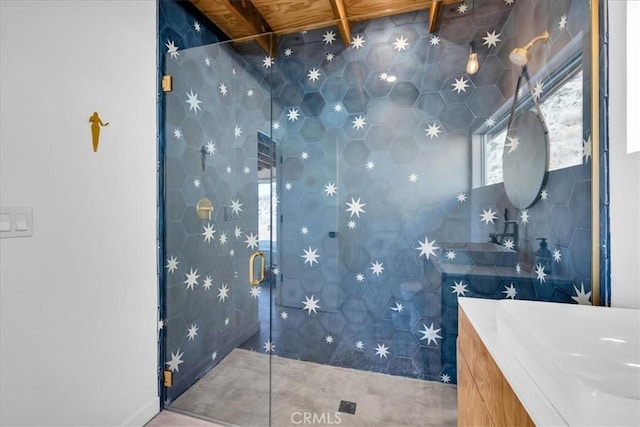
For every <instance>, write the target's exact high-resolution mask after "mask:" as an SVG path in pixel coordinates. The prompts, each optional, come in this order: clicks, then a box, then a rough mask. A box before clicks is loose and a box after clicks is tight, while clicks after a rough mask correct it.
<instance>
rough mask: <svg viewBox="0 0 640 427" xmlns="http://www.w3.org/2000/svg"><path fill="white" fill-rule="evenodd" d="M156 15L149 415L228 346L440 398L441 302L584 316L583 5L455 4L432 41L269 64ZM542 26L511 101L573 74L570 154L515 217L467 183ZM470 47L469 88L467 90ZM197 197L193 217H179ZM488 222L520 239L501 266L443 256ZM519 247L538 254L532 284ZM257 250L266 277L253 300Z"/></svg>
mask: <svg viewBox="0 0 640 427" xmlns="http://www.w3.org/2000/svg"><path fill="white" fill-rule="evenodd" d="M160 9H161V10H160V12H161V13H160V17H161V21H160V23H161V26H160V40H159V42H160V46H161V47H162V48H163V58H162V61H161V64H162V65H163V70H164V71H163V73H164V74H170V75H171V76H172V77H173V91H172V92H170V93H167V94H161V107H162V109H163V110H162V117H161V120H162V126H161V140H162V142H161V146H162V147H163V153H164V156H163V157H162V159H161V161H162V163H163V169H164V175H163V177H164V188H163V197H164V211H163V214H164V220H163V224H162V226H163V233H164V241H163V264H164V267H165V268H164V270H163V272H162V274H163V278H162V281H163V287H164V289H165V311H164V318H163V319H162V322H163V331H162V334H163V337H164V339H165V355H164V357H165V363H166V365H165V367H166V368H168V369H171V370H172V371H173V373H174V378H175V381H176V385H175V386H174V387H172V388H171V389H168V391H167V396H166V399H165V400H166V401H171V400H172V399H174V398H175V397H177V396H178V395H179V394H181V393H182V392H183V391H184V390H185V389H186V388H188V387H189V386H190V385H191V384H192V383H193V382H194V380H195V379H197V378H199V377H201V376H202V375H203V374H204V373H205V372H207V371H208V370H209V369H210V368H211V367H213V366H215V365H216V364H217V363H218V362H219V361H220V360H221V359H222V358H224V356H225V355H226V354H228V353H229V352H230V351H231V350H232V349H234V348H236V347H238V346H241V345H244V346H245V347H248V348H252V349H254V350H255V351H260V352H263V353H273V354H277V355H279V356H282V357H289V358H293V359H301V360H308V361H313V362H318V363H323V364H330V365H336V366H344V367H350V368H355V369H361V370H367V371H376V372H383V373H388V374H392V375H401V376H407V377H412V378H418V379H424V380H431V381H442V382H455V381H456V370H455V366H456V365H455V364H456V355H455V340H456V336H457V297H458V296H474V297H483V298H517V299H532V300H545V301H556V302H566V303H576V302H578V303H589V297H590V292H591V262H590V259H591V233H592V229H591V202H592V201H591V164H590V160H591V156H590V152H589V151H588V149H589V145H588V141H589V136H590V132H591V130H590V125H589V123H590V109H589V105H590V101H591V94H590V90H589V87H590V75H589V69H588V68H589V67H588V66H586V65H585V66H584V67H583V66H582V64H589V61H590V60H589V58H590V53H589V50H588V43H586V41H587V40H588V39H589V32H590V30H589V27H588V22H589V3H588V2H587V1H583V0H573V1H571V0H559V1H551V0H519V1H517V2H515V3H514V2H505V1H504V0H485V1H477V2H476V6H475V11H473V14H472V13H471V12H472V11H471V9H470V8H469V9H468V10H465V11H461V10H460V9H459V5H456V6H452V7H447V8H444V10H443V18H442V22H441V30H440V31H439V32H438V33H434V34H430V33H429V32H428V25H427V21H428V11H421V12H415V13H408V14H404V15H399V16H394V17H389V18H383V19H376V20H372V21H366V22H358V23H354V24H352V34H353V40H352V43H351V45H350V46H349V47H345V46H343V45H342V44H341V43H340V37H339V36H338V33H337V29H336V27H335V26H330V25H329V26H327V27H326V28H322V29H318V30H312V31H308V32H303V33H296V34H289V35H285V36H282V37H279V38H278V57H277V58H271V57H268V56H265V54H264V53H263V52H259V51H257V50H252V52H251V53H246V52H245V53H242V52H244V51H245V49H242V48H240V49H238V50H236V46H235V45H234V44H232V43H218V44H207V43H210V42H212V41H214V39H215V37H216V36H215V35H214V33H212V32H211V30H210V29H208V28H206V27H205V26H204V25H203V24H201V23H200V22H199V21H198V19H201V18H198V17H197V16H195V15H194V14H193V13H192V14H189V12H188V11H186V10H183V9H181V8H180V6H179V5H178V4H176V3H174V2H165V1H161V2H160ZM490 9H491V10H498V11H499V12H498V13H493V14H487V13H483V11H486V10H490ZM163 11H164V12H165V13H163ZM167 11H171V13H167ZM544 29H548V30H549V32H550V35H551V36H550V39H549V41H548V42H547V43H546V44H545V45H544V46H542V45H541V46H537V47H536V49H533V50H532V60H531V62H530V64H529V73H530V74H531V76H532V80H533V82H532V84H536V85H537V89H536V91H537V95H536V96H539V97H540V100H541V102H542V101H543V100H544V99H545V98H546V97H547V96H548V95H550V94H551V93H553V92H554V90H555V89H556V88H557V87H559V85H560V83H561V82H562V81H563V78H560V77H562V76H570V75H573V74H575V73H576V72H579V71H580V70H582V72H583V87H584V90H583V91H582V98H581V100H580V101H579V102H582V104H583V106H584V108H582V111H583V113H582V114H583V123H584V125H583V127H582V135H581V136H580V137H579V138H580V140H579V141H574V142H575V143H577V144H579V147H580V150H583V153H584V155H583V156H582V159H581V163H579V164H576V165H572V166H570V167H565V168H561V169H558V170H554V171H551V172H550V173H549V174H548V177H547V180H546V182H545V185H544V187H543V188H542V189H541V194H540V196H539V197H538V199H537V200H536V202H535V203H534V204H533V205H532V206H531V207H529V208H528V209H522V210H521V209H517V208H515V207H514V206H512V205H511V203H510V202H509V200H508V199H507V197H506V194H505V190H504V185H503V184H502V183H498V184H492V185H483V184H482V181H481V180H480V181H478V180H477V179H476V178H475V176H476V175H477V171H478V170H479V168H480V169H481V168H482V162H483V161H484V160H483V158H482V157H481V156H479V155H478V153H480V152H481V151H482V150H481V149H480V148H478V147H479V146H478V144H482V141H483V140H486V139H487V138H490V137H491V136H492V135H496V134H499V133H500V132H502V131H503V130H504V126H506V117H507V113H508V107H509V106H510V104H511V101H512V97H513V95H514V90H515V86H516V80H517V78H518V75H519V71H520V70H519V69H517V68H516V67H515V66H514V65H512V64H511V63H510V61H509V59H508V55H509V52H510V51H511V50H512V49H513V48H514V47H517V46H522V45H524V44H526V42H527V41H529V40H530V39H531V38H532V37H533V36H535V35H537V34H539V33H540V32H542V31H543V30H544ZM472 39H475V40H476V42H477V43H476V45H477V46H478V52H479V57H480V70H479V72H478V73H477V74H475V75H472V76H470V75H467V74H466V72H465V65H466V61H467V57H468V53H469V42H470V40H472ZM203 40H204V41H203ZM195 46H198V47H195ZM576 58H577V60H576ZM565 59H567V60H566V61H565ZM569 60H571V61H569ZM524 98H527V94H526V93H525V94H524ZM505 111H506V113H505ZM260 135H261V136H260ZM584 147H586V148H584ZM265 158H266V159H267V160H266V162H267V163H268V164H269V165H271V168H270V169H269V168H266V167H264V165H265V163H264V162H265ZM259 159H262V163H259ZM259 164H260V165H262V168H259ZM270 182H275V185H274V186H273V188H274V190H275V191H274V194H272V195H270V196H271V197H269V198H267V200H268V201H269V200H270V201H272V202H273V203H272V204H271V209H272V210H273V221H274V223H273V224H271V225H272V227H271V228H272V229H273V230H275V229H277V232H274V234H273V236H272V237H271V239H270V237H269V236H268V235H267V236H265V235H264V233H262V234H259V233H258V231H259V230H258V228H259V226H258V211H259V209H260V206H259V198H258V185H259V183H266V184H267V185H269V183H270ZM202 198H207V199H209V200H210V201H211V202H212V205H213V207H214V210H213V212H212V216H211V218H210V219H209V218H206V219H201V218H200V217H198V215H197V212H196V206H197V204H198V202H199V201H200V200H201V199H202ZM263 209H264V206H263ZM505 212H506V215H507V217H506V218H505ZM506 220H516V222H517V225H518V229H519V239H518V241H517V242H513V241H512V242H511V243H512V244H513V246H512V249H514V250H515V252H514V253H512V255H513V262H511V261H509V262H505V260H504V259H502V258H500V259H496V260H495V262H494V261H492V262H490V263H487V262H479V261H478V260H477V259H476V258H474V254H473V253H469V252H468V251H466V250H465V249H464V244H466V243H470V242H472V243H486V242H489V240H490V235H491V234H492V233H501V232H502V231H503V229H504V226H505V221H506ZM539 238H545V239H546V241H547V242H548V248H549V250H550V251H551V253H552V254H553V257H552V259H551V260H550V262H549V264H548V269H544V270H543V271H540V270H539V269H538V268H537V266H538V259H537V258H536V251H537V250H538V249H539V242H540V241H539V240H537V239H539ZM270 240H271V242H270ZM504 243H506V242H504ZM507 246H509V244H508V243H507ZM258 248H261V249H263V250H265V251H266V252H267V255H268V256H269V264H270V270H269V273H270V274H269V276H268V280H266V281H265V283H264V284H263V285H261V286H260V287H254V288H252V287H251V286H249V284H248V280H247V279H248V257H249V255H250V254H251V253H252V252H253V251H254V250H256V249H258ZM259 307H266V310H267V311H268V312H267V315H266V317H265V315H264V312H263V313H259ZM260 314H262V316H260ZM269 320H270V321H271V328H269V327H265V325H264V322H265V321H269ZM261 321H262V325H261ZM260 331H262V332H260Z"/></svg>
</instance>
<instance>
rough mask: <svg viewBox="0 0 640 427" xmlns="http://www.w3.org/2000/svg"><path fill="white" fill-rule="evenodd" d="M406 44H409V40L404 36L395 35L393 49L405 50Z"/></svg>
mask: <svg viewBox="0 0 640 427" xmlns="http://www.w3.org/2000/svg"><path fill="white" fill-rule="evenodd" d="M407 46H409V41H408V39H407V38H405V37H404V36H400V37H396V41H395V42H394V43H393V49H394V50H397V51H398V52H400V51H402V50H407Z"/></svg>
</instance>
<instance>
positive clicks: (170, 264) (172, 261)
mask: <svg viewBox="0 0 640 427" xmlns="http://www.w3.org/2000/svg"><path fill="white" fill-rule="evenodd" d="M178 264H180V262H178V258H176V257H174V256H172V257H171V258H168V259H167V265H166V268H167V271H169V273H173V272H174V271H176V270H177V269H178Z"/></svg>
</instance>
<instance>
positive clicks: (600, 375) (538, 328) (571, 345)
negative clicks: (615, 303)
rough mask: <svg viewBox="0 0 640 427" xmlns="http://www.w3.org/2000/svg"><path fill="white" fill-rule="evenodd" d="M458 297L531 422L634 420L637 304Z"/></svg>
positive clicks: (637, 407) (639, 332) (637, 414)
mask: <svg viewBox="0 0 640 427" xmlns="http://www.w3.org/2000/svg"><path fill="white" fill-rule="evenodd" d="M458 301H459V304H460V307H462V309H463V310H464V312H465V313H466V314H467V316H468V318H469V320H470V321H471V323H472V325H473V326H474V328H475V330H476V331H477V333H478V335H479V336H480V338H481V339H482V341H483V343H484V345H485V346H486V348H487V350H488V351H489V353H490V354H491V356H492V357H493V358H494V360H495V361H496V363H497V365H498V366H499V367H500V369H501V370H502V373H503V374H504V376H505V378H506V379H507V381H508V382H509V384H510V385H511V387H512V389H513V391H514V392H515V393H516V395H517V396H518V398H519V399H520V401H521V402H522V404H523V406H524V407H525V409H526V410H527V412H528V413H529V415H530V416H531V419H532V420H533V421H534V423H536V425H640V346H639V340H640V311H638V310H629V309H618V308H607V307H592V306H579V305H573V304H559V303H547V302H538V301H518V300H515V301H514V300H485V299H476V298H464V297H461V298H459V300H458Z"/></svg>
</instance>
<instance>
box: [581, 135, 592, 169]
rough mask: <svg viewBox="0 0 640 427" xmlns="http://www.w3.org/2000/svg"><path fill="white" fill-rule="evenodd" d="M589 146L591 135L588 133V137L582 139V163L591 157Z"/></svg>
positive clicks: (590, 145)
mask: <svg viewBox="0 0 640 427" xmlns="http://www.w3.org/2000/svg"><path fill="white" fill-rule="evenodd" d="M591 147H592V144H591V135H589V138H587V140H586V141H585V140H582V157H584V163H587V161H589V158H590V157H591V151H592V149H591Z"/></svg>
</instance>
